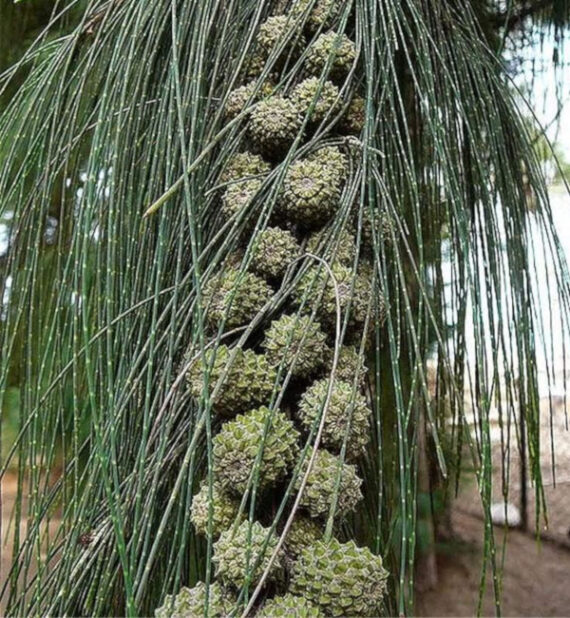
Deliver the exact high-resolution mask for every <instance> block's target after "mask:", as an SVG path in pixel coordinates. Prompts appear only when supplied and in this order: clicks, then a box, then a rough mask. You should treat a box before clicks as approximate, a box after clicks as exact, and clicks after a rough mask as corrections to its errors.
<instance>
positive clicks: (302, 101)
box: [291, 77, 341, 123]
mask: <svg viewBox="0 0 570 618" xmlns="http://www.w3.org/2000/svg"><path fill="white" fill-rule="evenodd" d="M291 101H293V103H294V104H295V107H296V108H297V109H298V110H299V113H300V114H301V115H303V116H305V115H307V114H309V110H311V111H310V121H311V122H313V123H320V122H322V121H323V120H324V119H325V118H327V119H328V120H332V119H333V118H334V115H335V114H336V113H337V112H338V110H339V109H340V105H341V100H340V97H339V90H338V88H337V87H336V86H335V85H334V84H333V83H332V82H328V81H327V82H324V83H322V84H321V80H320V79H319V78H318V77H311V78H309V79H306V80H304V81H302V82H301V83H300V84H299V85H298V86H296V87H295V88H294V89H293V92H292V93H291Z"/></svg>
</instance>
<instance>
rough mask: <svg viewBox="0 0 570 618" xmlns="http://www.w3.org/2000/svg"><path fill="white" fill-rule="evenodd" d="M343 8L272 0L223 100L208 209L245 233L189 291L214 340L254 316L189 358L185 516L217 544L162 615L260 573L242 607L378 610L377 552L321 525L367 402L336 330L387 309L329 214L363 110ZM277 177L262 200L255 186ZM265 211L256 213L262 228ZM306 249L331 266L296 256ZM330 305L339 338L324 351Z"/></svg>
mask: <svg viewBox="0 0 570 618" xmlns="http://www.w3.org/2000/svg"><path fill="white" fill-rule="evenodd" d="M345 6H346V3H344V2H342V1H341V0H316V1H315V0H293V2H290V1H289V2H286V10H285V12H283V13H282V14H279V15H273V16H271V17H269V18H268V19H267V20H266V21H265V22H264V23H263V24H261V26H260V28H259V31H258V35H257V39H256V42H255V48H254V50H253V52H252V54H251V57H250V58H249V59H248V61H247V63H246V66H245V68H244V71H243V83H242V84H241V85H239V86H238V87H237V88H236V90H235V91H234V92H232V93H231V94H230V95H229V96H228V97H227V98H226V100H225V101H224V102H223V105H224V111H225V115H226V117H227V119H228V121H234V119H236V118H238V117H241V118H243V122H244V128H245V130H244V131H243V136H244V137H243V144H242V145H243V148H242V150H241V151H240V152H238V153H237V154H233V155H230V156H229V157H228V159H227V162H226V165H225V168H224V170H223V171H222V173H221V175H220V177H219V178H218V182H217V186H218V188H219V189H217V190H218V191H219V199H220V216H221V218H222V219H223V222H224V223H225V224H226V223H227V224H230V225H231V224H232V223H235V225H240V226H241V228H240V229H242V230H244V231H245V232H249V234H247V233H246V234H245V237H244V238H243V242H244V246H245V245H246V244H247V245H249V250H248V251H247V253H246V252H245V251H243V249H239V250H238V251H237V252H236V253H235V254H234V255H233V257H232V259H231V260H227V262H226V265H225V267H224V269H223V270H222V271H221V272H220V273H219V274H215V275H214V276H212V277H210V278H209V280H208V281H207V282H206V285H205V286H204V288H203V294H202V303H203V309H204V313H205V316H206V326H207V328H208V329H209V333H210V334H212V335H214V334H216V333H217V334H218V335H219V334H220V333H222V332H225V333H226V334H227V335H228V337H231V336H233V335H232V332H230V331H232V329H235V330H238V331H239V330H240V329H243V328H244V327H247V326H249V325H250V324H251V323H252V321H253V320H257V322H256V323H258V324H259V325H260V328H258V330H257V331H255V332H256V333H257V335H259V336H257V335H254V337H253V342H252V343H248V347H245V346H244V345H243V344H242V343H241V342H240V341H237V340H236V337H234V338H233V339H231V338H229V339H228V340H227V342H228V343H227V345H226V341H224V344H216V345H214V344H215V338H214V337H212V345H211V347H207V349H206V351H205V352H202V353H200V352H199V351H196V350H194V351H193V352H192V355H191V357H190V358H189V359H188V360H187V363H186V364H187V366H188V367H189V368H188V371H187V376H186V377H187V383H188V389H189V393H190V395H191V397H192V398H193V399H194V400H195V401H196V402H202V403H204V402H205V404H206V406H205V407H206V410H205V413H207V414H210V418H211V421H212V425H211V426H212V428H213V432H214V437H213V449H212V457H211V462H210V464H211V466H210V471H211V474H212V475H213V482H212V483H210V484H209V483H208V481H207V480H206V479H204V481H203V482H202V484H201V485H200V486H199V487H198V488H197V490H195V491H196V493H195V495H194V498H193V501H192V505H191V512H190V519H191V521H192V524H193V526H194V530H195V532H196V534H197V535H199V536H202V537H204V538H207V537H210V541H211V543H212V544H213V559H212V560H213V565H214V574H213V575H214V581H213V583H212V584H211V585H210V590H209V595H208V601H207V602H206V595H205V585H204V584H203V583H198V584H196V586H195V587H194V588H191V589H188V588H183V589H182V590H181V591H180V592H179V594H178V595H177V596H176V597H167V599H166V600H165V602H164V604H163V606H162V607H161V608H160V609H159V610H157V612H156V614H157V616H160V617H162V616H166V615H184V616H188V617H192V616H202V615H204V614H205V612H206V611H207V612H209V614H208V615H211V616H218V615H227V613H229V610H228V608H227V604H228V603H230V604H231V603H235V602H237V599H238V597H239V593H240V590H241V589H243V588H244V587H247V588H248V589H249V591H250V593H251V591H252V590H253V589H254V588H255V586H256V585H257V584H258V583H259V582H260V580H261V577H262V575H263V574H265V575H266V579H265V581H264V588H263V591H262V594H261V595H260V596H259V598H258V599H257V601H256V604H255V607H254V610H253V612H252V615H256V616H266V617H269V616H293V615H295V616H300V617H304V616H306V617H317V616H341V615H342V616H374V615H378V614H379V612H380V610H381V604H382V598H383V595H384V591H385V581H386V577H387V574H386V571H385V570H384V569H383V567H382V560H381V558H380V557H378V556H376V555H374V554H372V553H371V552H370V551H369V550H368V549H367V548H359V547H357V546H356V545H355V544H354V542H352V541H349V542H342V541H341V540H340V539H337V538H335V537H334V536H332V537H331V535H330V534H325V529H329V528H330V526H328V527H327V522H333V523H334V524H335V526H334V530H336V531H340V530H341V526H340V525H339V524H341V523H342V521H343V520H344V519H345V518H346V517H348V516H350V515H351V514H352V513H354V512H355V510H356V509H357V507H358V504H359V502H360V501H361V499H362V479H361V477H360V474H359V467H358V466H359V461H361V455H363V453H364V452H365V450H366V448H367V446H368V444H369V441H370V438H371V433H372V430H371V410H370V406H369V398H368V397H367V395H366V394H365V390H364V385H365V381H366V366H365V361H364V358H363V356H364V352H363V351H361V349H364V347H365V346H364V347H362V346H357V345H351V344H350V341H349V340H350V339H353V340H354V343H355V344H356V342H360V341H362V340H363V339H365V337H366V325H367V324H368V323H369V322H370V321H371V307H375V308H376V309H374V310H377V308H378V306H383V305H382V299H381V297H380V294H379V292H378V291H377V285H376V284H375V283H374V277H373V276H372V272H373V271H372V266H371V265H367V264H366V263H364V261H363V260H364V258H363V251H362V248H361V246H362V240H361V239H360V240H359V239H358V238H357V234H356V233H355V230H354V228H352V227H346V226H345V227H342V229H337V228H335V227H334V222H335V216H336V215H337V213H338V212H339V209H340V208H341V205H342V203H343V195H344V194H345V191H346V190H347V183H348V180H349V177H350V173H351V167H352V166H351V152H350V148H348V147H346V145H345V143H344V142H343V138H342V137H341V136H343V135H347V134H353V135H358V134H359V133H360V132H361V130H362V127H363V124H364V115H365V104H364V100H363V99H362V97H360V96H359V95H358V94H351V96H350V97H347V96H346V93H347V92H351V89H350V88H347V87H345V83H344V82H345V80H346V79H347V78H349V76H350V75H351V74H352V72H353V69H354V68H355V66H356V62H357V50H356V46H355V44H354V42H353V41H352V40H351V39H350V38H349V37H348V36H346V35H345V34H342V33H339V32H337V31H336V30H335V29H334V28H335V26H336V25H338V23H339V19H340V16H341V15H342V13H343V10H344V7H345ZM295 63H297V65H296V66H301V67H302V68H301V69H300V70H299V71H298V78H296V79H287V80H281V77H280V76H281V75H284V74H285V73H286V72H287V71H288V70H290V69H291V67H292V66H294V65H295ZM282 83H286V86H283V85H282ZM238 121H239V118H238V120H236V122H238ZM324 126H326V127H328V129H327V131H328V133H327V132H326V131H325V132H324V134H325V135H327V136H333V137H336V139H335V141H331V142H324V143H319V142H317V144H316V146H315V147H314V148H311V149H310V150H307V149H305V151H303V154H302V156H300V157H299V156H295V155H294V153H295V152H296V150H294V151H291V148H292V147H293V148H295V149H296V148H297V147H302V146H303V144H304V143H306V140H307V138H310V137H311V136H315V135H320V133H319V131H321V129H322V128H323V127H324ZM291 152H293V156H290V154H291ZM276 178H279V179H280V180H279V185H278V186H277V188H276V190H275V191H274V192H273V193H274V194H275V195H274V199H273V201H272V202H271V204H272V206H270V212H269V213H268V212H266V209H267V203H268V202H269V200H266V199H265V198H266V197H267V196H269V195H271V193H272V192H271V187H272V182H273V181H274V179H276ZM262 213H265V214H266V215H269V216H268V217H265V221H266V222H267V220H269V221H270V223H269V225H268V226H267V225H266V223H265V224H263V225H261V224H260V222H261V221H262V217H261V216H260V215H261V214H262ZM350 225H351V226H352V223H350ZM256 228H257V231H256V233H255V234H253V230H254V229H256ZM260 228H261V229H260ZM303 250H305V251H308V252H310V253H311V254H315V255H317V256H319V257H321V258H323V259H324V260H326V262H327V264H329V265H330V268H328V269H327V268H323V265H322V263H321V262H319V261H315V260H313V261H311V260H309V259H307V260H306V261H305V262H303V263H299V257H300V256H301V255H302V254H303ZM245 255H247V256H248V259H247V260H246V259H245V257H243V256H245ZM356 264H359V268H358V272H357V273H356V274H355V265H356ZM287 281H289V282H292V286H291V287H292V293H291V298H290V302H288V303H285V304H283V303H281V304H280V305H279V312H278V313H272V314H271V317H272V319H268V318H267V317H266V316H265V315H264V312H266V311H267V307H268V306H269V305H271V299H272V297H273V295H274V294H275V291H276V290H277V289H278V288H279V286H281V285H284V284H285V283H286V282H287ZM339 307H340V312H341V317H342V320H343V324H344V327H343V336H344V337H345V341H348V343H347V344H345V345H343V346H342V347H341V348H340V349H339V350H338V358H337V362H336V363H334V362H333V359H334V358H335V354H334V346H333V344H334V342H335V339H334V335H335V332H336V327H337V309H338V308H339ZM261 330H263V332H261ZM256 337H257V338H256ZM333 365H336V368H335V372H334V374H333V376H334V377H331V371H332V369H333ZM317 433H319V434H320V443H319V446H318V448H316V449H315V447H314V446H313V444H314V441H315V436H316V435H317ZM302 487H303V491H302V495H301V498H300V506H299V510H298V511H297V513H296V515H295V518H294V520H293V522H292V525H291V527H290V528H289V529H288V531H287V535H286V537H285V540H284V543H283V545H282V546H281V547H280V548H279V549H278V541H279V537H280V535H281V534H282V532H283V529H284V528H283V526H284V522H285V520H286V519H287V516H286V515H287V512H288V511H287V509H285V515H284V516H282V517H281V519H280V520H278V521H277V523H276V525H274V524H275V522H274V516H275V514H276V511H277V509H278V508H279V505H280V504H281V503H282V501H283V500H286V501H287V504H288V505H289V506H290V505H291V504H292V503H293V501H294V499H295V496H296V495H297V493H299V492H300V491H301V488H302ZM372 582H375V585H372ZM359 591H361V592H359ZM169 608H170V609H169ZM230 609H231V608H230ZM168 612H170V613H168ZM224 612H225V613H224Z"/></svg>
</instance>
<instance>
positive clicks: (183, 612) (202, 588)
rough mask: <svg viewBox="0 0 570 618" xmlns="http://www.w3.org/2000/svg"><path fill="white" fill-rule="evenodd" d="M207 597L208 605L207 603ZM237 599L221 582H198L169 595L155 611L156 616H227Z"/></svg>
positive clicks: (163, 617) (190, 617)
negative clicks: (207, 583)
mask: <svg viewBox="0 0 570 618" xmlns="http://www.w3.org/2000/svg"><path fill="white" fill-rule="evenodd" d="M206 592H207V594H206ZM206 597H207V600H208V601H207V605H206ZM235 604H236V599H235V597H234V595H233V594H232V593H230V592H229V591H227V590H224V589H223V588H222V586H220V584H219V583H217V582H214V583H211V584H210V589H209V590H208V591H206V584H204V582H198V583H197V584H196V585H195V586H194V588H186V587H184V588H181V589H180V592H178V594H177V595H167V596H166V597H165V598H164V603H163V604H162V606H161V607H159V608H158V609H157V610H156V611H155V614H154V615H155V616H156V618H203V617H204V616H205V615H208V616H210V617H211V618H225V617H226V616H228V615H229V614H230V613H231V611H232V610H233V609H234V608H235Z"/></svg>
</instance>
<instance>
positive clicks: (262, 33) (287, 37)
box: [256, 15, 306, 58]
mask: <svg viewBox="0 0 570 618" xmlns="http://www.w3.org/2000/svg"><path fill="white" fill-rule="evenodd" d="M256 43H257V47H256V53H258V54H259V55H260V56H262V57H263V58H268V57H269V56H270V54H271V53H272V52H273V51H274V50H276V49H277V48H278V47H279V46H280V45H284V48H283V51H282V53H281V57H282V58H286V57H287V55H288V54H289V52H290V51H291V44H293V45H294V47H295V48H294V49H293V51H294V52H296V51H297V50H299V49H303V48H304V47H305V45H306V44H305V37H304V36H303V35H302V33H299V31H298V29H296V28H295V24H294V22H293V19H291V18H289V17H288V16H287V15H274V16H273V17H269V18H268V19H267V20H266V21H265V22H263V23H262V24H261V26H259V31H258V33H257V38H256Z"/></svg>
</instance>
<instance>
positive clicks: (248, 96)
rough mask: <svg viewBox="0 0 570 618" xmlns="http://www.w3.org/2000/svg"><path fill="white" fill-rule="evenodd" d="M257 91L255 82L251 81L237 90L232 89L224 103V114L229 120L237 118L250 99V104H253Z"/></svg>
mask: <svg viewBox="0 0 570 618" xmlns="http://www.w3.org/2000/svg"><path fill="white" fill-rule="evenodd" d="M254 92H255V83H254V82H250V83H249V84H246V85H245V86H240V87H239V88H236V89H235V90H232V91H231V92H230V93H229V95H228V98H227V100H226V104H225V105H224V115H225V117H226V118H227V119H228V120H231V119H232V118H235V117H236V116H237V115H238V114H240V113H241V112H243V110H244V109H245V107H246V105H247V103H248V101H249V105H253V103H254V102H255V98H254V96H253V93H254Z"/></svg>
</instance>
